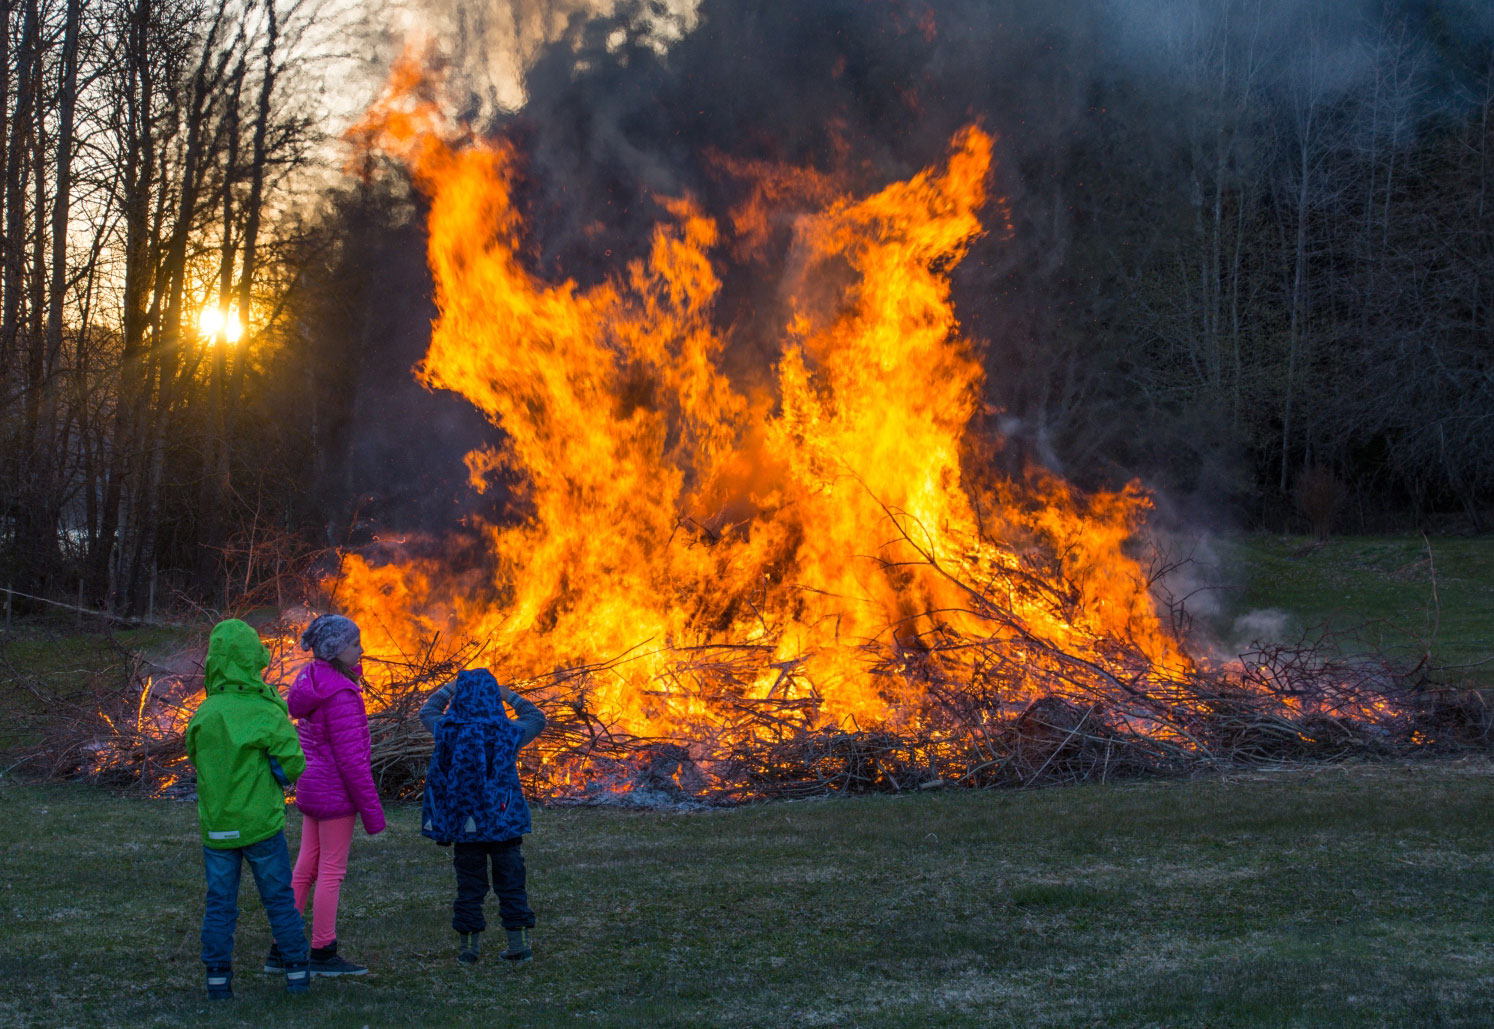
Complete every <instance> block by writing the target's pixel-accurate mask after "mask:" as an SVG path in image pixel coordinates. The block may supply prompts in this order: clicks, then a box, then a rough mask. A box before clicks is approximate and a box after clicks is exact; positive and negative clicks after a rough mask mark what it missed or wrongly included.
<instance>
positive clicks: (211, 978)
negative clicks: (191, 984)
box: [207, 965, 233, 1000]
mask: <svg viewBox="0 0 1494 1029" xmlns="http://www.w3.org/2000/svg"><path fill="white" fill-rule="evenodd" d="M207 995H208V1000H233V969H232V968H230V967H228V966H227V965H210V966H209V967H208V970H207Z"/></svg>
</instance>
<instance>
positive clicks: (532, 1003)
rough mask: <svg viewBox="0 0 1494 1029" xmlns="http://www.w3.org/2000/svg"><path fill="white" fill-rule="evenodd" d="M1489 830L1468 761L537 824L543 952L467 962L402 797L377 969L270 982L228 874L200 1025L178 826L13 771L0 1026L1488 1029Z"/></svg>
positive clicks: (368, 892) (161, 812)
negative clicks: (224, 952)
mask: <svg viewBox="0 0 1494 1029" xmlns="http://www.w3.org/2000/svg"><path fill="white" fill-rule="evenodd" d="M1491 811H1494V765H1491V764H1490V763H1488V762H1486V761H1473V760H1465V761H1455V762H1448V761H1443V762H1435V763H1432V762H1427V763H1421V764H1412V765H1405V764H1396V765H1355V766H1336V767H1318V768H1310V769H1303V768H1298V769H1290V770H1282V771H1278V772H1274V773H1257V774H1254V775H1250V776H1246V777H1239V778H1218V779H1210V780H1207V781H1192V782H1165V781H1150V782H1144V783H1131V784H1122V785H1110V786H1103V787H1101V786H1085V787H1072V788H1064V789H1053V790H1047V791H1039V792H1033V793H1025V792H996V793H989V792H988V793H970V792H964V793H949V794H923V795H919V796H905V797H868V798H851V799H839V800H830V801H816V802H804V803H779V804H770V805H760V806H754V807H747V808H739V809H735V810H726V811H715V812H709V813H696V814H665V813H625V812H619V811H614V810H596V809H586V810H578V809H548V810H540V811H538V812H536V817H535V831H534V835H533V836H532V837H531V838H530V841H529V842H528V843H527V844H526V846H525V851H526V854H527V857H528V861H529V865H530V892H531V898H532V900H533V903H534V906H535V908H536V910H537V912H538V914H539V917H540V928H539V929H538V930H537V932H536V935H535V949H536V954H537V957H536V960H535V961H534V962H533V963H532V964H530V965H527V966H524V967H521V968H510V967H506V966H503V965H502V963H501V962H498V961H496V960H492V959H487V960H485V961H484V963H482V964H479V965H477V966H475V967H470V968H469V967H465V966H461V965H459V964H458V963H457V962H456V960H455V948H454V943H455V936H454V934H453V933H452V932H451V931H450V929H449V927H448V926H449V923H448V919H449V902H450V897H451V892H452V874H451V870H450V867H449V863H448V860H449V859H448V852H446V851H444V850H441V849H439V848H437V847H435V846H434V845H432V844H431V843H429V842H428V841H426V840H424V839H422V838H420V837H419V836H418V835H417V833H416V829H417V825H416V823H417V814H418V812H417V811H416V810H415V809H413V808H411V807H408V806H402V807H398V808H395V809H394V810H393V811H392V817H391V819H390V829H389V831H388V832H386V833H385V834H384V835H382V836H380V837H376V838H372V839H370V838H367V837H364V836H362V835H361V834H360V836H359V837H358V838H357V840H356V841H355V844H354V850H353V860H352V862H351V865H350V869H349V875H348V879H347V882H346V883H345V884H344V887H343V904H342V913H341V919H340V922H339V935H340V937H341V939H342V945H343V948H344V950H345V952H347V953H348V954H349V955H350V956H352V957H353V958H355V959H358V960H361V961H364V962H365V963H367V964H368V965H370V966H371V967H372V969H373V971H372V973H371V974H370V975H368V976H367V977H363V978H359V979H343V980H334V981H327V980H319V981H318V982H317V983H316V984H315V985H314V988H313V992H312V994H311V995H310V996H309V997H306V998H287V997H285V996H284V995H283V994H282V992H281V990H280V983H279V981H278V980H276V979H273V978H271V977H268V976H262V975H259V974H256V973H255V972H254V971H253V970H254V969H255V968H256V967H257V965H258V961H259V959H261V958H262V957H263V954H264V951H265V949H266V947H267V945H268V942H269V936H268V929H267V927H266V924H265V920H264V916H263V913H262V911H261V910H260V909H259V905H258V901H257V899H256V898H255V897H254V891H253V889H252V887H250V886H249V885H247V884H246V886H245V889H244V891H243V894H242V903H243V913H242V916H241V919H240V931H239V942H238V950H237V955H236V957H237V980H236V990H237V994H238V996H237V998H236V999H235V1000H234V1001H233V1002H232V1003H231V1004H230V1005H227V1006H214V1007H212V1008H209V1007H208V1006H207V1003H206V1001H205V1000H204V999H203V995H202V992H201V988H200V982H199V979H200V975H201V968H200V965H199V964H198V961H197V929H198V920H199V918H200V916H201V893H202V888H201V866H200V857H199V849H198V842H197V836H196V825H195V812H194V809H193V807H192V806H191V805H182V804H173V803H166V802H150V801H141V800H134V799H126V798H120V797H115V796H111V795H108V794H105V793H103V792H100V791H98V790H94V789H90V788H87V787H83V786H76V785H73V786H47V787H39V786H18V785H14V784H11V785H0V819H3V824H4V825H5V831H4V838H5V843H4V863H3V872H0V878H3V880H4V882H3V899H0V1024H4V1025H8V1026H9V1025H17V1026H23V1025H25V1026H29V1025H69V1026H74V1025H144V1024H150V1025H159V1026H178V1025H198V1024H206V1025H290V1024H320V1025H333V1026H342V1025H346V1026H362V1025H371V1026H396V1025H400V1026H402V1025H447V1024H451V1025H463V1024H493V1023H496V1024H502V1025H524V1026H552V1025H596V1026H692V1025H721V1026H781V1025H794V1026H797V1025H821V1026H854V1025H861V1026H929V1025H972V1026H1000V1025H1034V1026H1047V1025H1051V1026H1095V1025H1099V1026H1200V1025H1209V1026H1412V1025H1415V1026H1434V1025H1447V1026H1453V1025H1461V1026H1487V1025H1490V1024H1494V903H1491V896H1494V818H1491V817H1490V812H1491ZM296 833H297V829H296V818H295V816H294V814H293V815H292V818H291V829H290V836H291V838H292V841H293V845H294V839H295V837H296ZM490 914H491V912H490ZM493 946H494V943H493V942H492V941H490V944H489V947H490V950H491V948H492V947H493Z"/></svg>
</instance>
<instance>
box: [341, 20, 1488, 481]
mask: <svg viewBox="0 0 1494 1029" xmlns="http://www.w3.org/2000/svg"><path fill="white" fill-rule="evenodd" d="M432 6H433V7H435V6H436V5H435V4H434V3H433V4H432ZM462 6H465V7H466V8H468V9H469V14H468V15H467V16H466V17H467V18H468V19H469V22H468V23H469V24H476V25H484V24H486V25H489V26H491V25H492V24H498V25H499V27H500V28H503V27H504V26H515V27H516V26H519V25H520V23H521V22H522V23H523V24H524V25H527V26H529V29H528V30H527V31H528V34H527V35H523V33H521V32H520V31H519V29H518V28H514V39H515V40H516V41H519V42H517V43H516V44H515V45H516V46H519V50H520V54H519V56H520V57H521V58H522V59H524V60H525V61H527V62H528V64H527V71H526V72H525V75H524V80H523V93H524V98H525V101H524V104H523V106H522V108H521V109H519V110H517V111H514V112H507V113H501V114H498V115H496V116H492V117H490V118H488V119H487V121H486V123H485V124H484V126H483V127H484V128H485V130H486V131H489V132H492V133H495V134H503V135H506V136H508V137H510V138H512V139H514V140H515V141H516V142H517V143H518V145H519V148H520V151H521V153H522V154H523V155H524V165H523V176H524V177H523V182H522V185H521V191H522V198H523V202H524V206H525V208H526V210H527V211H528V212H529V221H528V224H529V231H530V232H531V239H530V244H531V247H532V252H533V255H534V261H535V264H536V266H537V268H538V269H539V270H540V271H541V272H542V273H543V274H545V275H547V276H552V277H556V278H561V277H572V278H576V279H578V280H580V281H582V282H592V281H596V280H598V279H600V278H602V277H603V276H605V275H607V274H609V273H611V272H614V271H616V270H617V269H620V268H621V267H622V266H623V264H624V263H625V261H627V260H628V259H630V258H633V257H636V256H639V255H640V254H641V253H642V252H643V251H644V249H645V248H646V246H647V241H648V238H649V233H650V231H651V229H652V228H653V226H654V225H655V223H656V222H657V221H658V220H659V219H660V218H661V217H662V210H661V208H660V206H659V204H658V203H657V198H659V197H673V196H681V195H689V196H691V197H693V198H695V199H696V200H697V202H699V203H700V204H702V205H703V207H704V208H705V209H706V211H707V212H708V213H710V214H712V215H713V216H715V217H716V218H717V219H718V220H719V221H720V222H721V224H723V225H727V224H729V218H730V215H731V213H732V212H733V211H734V210H736V209H737V208H739V206H740V205H742V204H743V203H744V202H745V201H747V200H748V199H749V198H750V196H751V193H752V190H753V188H754V178H753V176H752V175H750V174H744V173H743V172H742V169H744V168H749V167H758V168H760V167H763V166H767V165H787V166H793V167H799V168H811V169H815V170H817V171H819V172H821V173H823V174H824V175H825V176H827V177H829V178H831V179H833V180H834V181H835V182H837V183H839V184H842V185H843V186H844V187H845V188H848V189H850V190H853V191H858V192H864V191H868V190H873V189H876V188H879V187H880V186H882V185H884V184H886V183H887V182H889V181H892V180H894V179H898V178H902V177H905V176H907V175H909V174H911V173H913V172H915V171H917V170H918V169H920V168H922V167H925V166H927V165H929V164H931V163H934V162H937V161H938V160H939V159H940V158H941V156H942V154H943V152H944V148H945V145H946V143H947V141H948V139H949V137H950V136H951V135H952V134H953V133H954V132H955V131H956V130H957V129H958V128H959V127H961V126H962V125H965V124H968V123H970V122H976V123H979V124H980V125H982V126H983V127H984V128H986V129H988V130H991V131H993V132H995V133H996V134H997V135H998V137H999V144H998V155H997V156H998V165H997V168H996V170H995V173H994V183H993V187H994V189H993V192H994V193H995V194H996V195H998V196H1001V197H1003V198H1004V199H1005V201H1006V206H1007V208H1008V209H1009V210H1010V211H1011V212H1012V215H1013V218H1012V224H1011V225H1010V227H1009V228H1008V227H1006V226H1004V225H1002V224H1001V218H999V217H994V216H993V217H992V219H991V220H990V221H989V222H988V227H989V228H990V231H989V233H988V235H987V236H986V237H985V239H984V240H983V241H981V243H980V244H978V245H977V247H976V248H975V249H974V251H973V252H972V253H971V254H970V255H969V256H968V257H967V258H966V260H965V261H964V263H963V264H962V265H961V266H960V267H959V268H958V269H957V270H956V277H955V283H956V289H957V293H956V301H957V310H958V311H959V313H960V316H961V319H962V327H963V331H964V332H965V333H966V334H967V335H968V336H970V337H972V338H974V339H976V340H978V341H981V345H982V346H983V348H984V354H985V361H986V366H987V371H988V401H989V408H990V410H991V411H992V412H993V414H992V415H991V419H990V422H991V424H990V425H989V426H988V428H989V429H990V430H991V431H992V433H993V434H994V433H996V432H997V431H998V430H999V431H1000V432H1001V433H1002V434H1003V435H1004V436H1005V437H1006V438H1007V439H1008V444H1007V446H1006V447H1005V448H1004V450H1003V451H1002V455H1003V459H1004V460H1008V461H1011V462H1012V463H1013V464H1014V465H1020V464H1022V463H1023V462H1025V461H1027V460H1037V461H1039V462H1041V463H1043V464H1046V465H1049V466H1052V467H1056V468H1059V469H1061V470H1063V471H1064V472H1066V473H1067V474H1070V475H1071V476H1074V477H1075V478H1077V479H1078V480H1079V481H1080V482H1086V483H1090V484H1097V483H1101V482H1106V483H1113V482H1115V481H1116V480H1118V479H1124V478H1127V477H1130V476H1132V475H1136V474H1142V475H1146V476H1152V477H1154V479H1155V480H1156V481H1158V482H1161V483H1164V484H1167V483H1171V484H1172V485H1173V486H1174V487H1175V488H1176V489H1177V490H1179V491H1180V492H1181V493H1185V494H1188V495H1197V496H1204V497H1207V496H1227V495H1231V494H1236V493H1240V492H1242V491H1244V490H1247V489H1248V488H1249V481H1248V480H1249V478H1250V475H1251V474H1252V473H1251V470H1250V469H1249V468H1248V467H1244V461H1243V459H1242V455H1241V453H1240V452H1239V450H1238V449H1237V447H1238V444H1237V443H1232V442H1230V441H1227V440H1222V441H1219V442H1218V443H1217V445H1215V444H1213V443H1210V442H1209V437H1210V435H1211V434H1212V433H1213V432H1214V429H1213V427H1212V426H1211V425H1210V424H1209V423H1207V421H1204V422H1200V423H1198V424H1196V425H1193V424H1190V423H1188V422H1187V421H1186V418H1187V417H1192V415H1188V416H1180V419H1179V424H1178V425H1175V426H1173V427H1171V428H1170V429H1169V431H1168V433H1166V434H1163V435H1160V436H1154V435H1151V434H1149V433H1150V427H1149V426H1147V425H1146V424H1144V423H1143V419H1142V416H1140V415H1139V414H1138V409H1139V403H1140V402H1139V401H1138V398H1137V395H1136V389H1137V388H1139V387H1137V386H1136V383H1137V382H1138V381H1140V379H1141V378H1142V377H1143V376H1142V375H1141V372H1140V371H1139V370H1138V368H1137V366H1136V364H1135V360H1134V358H1133V356H1132V355H1131V354H1130V352H1129V350H1128V344H1127V340H1128V338H1129V337H1128V333H1134V327H1133V326H1131V325H1129V324H1127V322H1126V319H1127V318H1128V317H1129V315H1128V313H1127V310H1126V303H1125V301H1126V299H1127V296H1128V291H1130V290H1131V289H1133V288H1134V284H1133V283H1132V282H1131V281H1130V274H1131V272H1132V270H1133V269H1134V268H1135V267H1136V266H1138V265H1139V264H1141V263H1144V262H1145V261H1146V260H1148V259H1149V257H1150V254H1149V253H1147V252H1146V248H1147V247H1148V246H1151V245H1153V241H1154V240H1155V237H1156V235H1157V234H1158V233H1161V232H1165V231H1167V228H1166V224H1165V223H1166V221H1167V219H1170V218H1177V219H1179V225H1180V226H1183V225H1184V224H1185V223H1184V221H1183V219H1184V218H1186V217H1189V216H1191V214H1190V211H1189V204H1190V203H1191V202H1192V197H1193V194H1194V193H1196V190H1197V184H1196V183H1195V182H1192V181H1191V180H1190V170H1189V160H1190V159H1189V154H1190V151H1191V150H1193V149H1195V148H1196V147H1197V146H1198V144H1199V141H1201V140H1202V141H1206V142H1212V141H1213V139H1214V138H1215V135H1216V132H1215V129H1216V125H1215V123H1214V121H1212V120H1211V119H1212V118H1213V117H1214V115H1213V114H1212V113H1211V112H1210V110H1208V109H1207V108H1206V106H1203V107H1201V106H1200V104H1199V97H1201V96H1202V97H1206V98H1207V97H1208V96H1209V95H1210V89H1211V88H1212V87H1211V82H1212V81H1213V78H1212V77H1214V76H1217V75H1218V69H1219V68H1220V67H1221V63H1220V55H1227V57H1228V60H1227V61H1225V62H1224V64H1225V66H1227V67H1228V68H1229V69H1230V74H1231V75H1236V76H1242V75H1245V74H1247V72H1248V76H1249V91H1250V92H1249V95H1250V97H1251V100H1252V103H1255V104H1257V105H1258V106H1259V110H1260V118H1262V119H1266V120H1268V121H1279V123H1280V124H1279V130H1280V132H1282V133H1287V132H1290V131H1291V111H1292V110H1293V109H1294V107H1293V105H1294V103H1295V102H1296V101H1297V100H1298V99H1299V98H1300V97H1301V96H1303V95H1304V94H1305V91H1308V90H1317V91H1319V93H1318V94H1316V95H1322V96H1325V97H1329V98H1333V97H1342V96H1347V95H1354V94H1356V93H1362V92H1364V91H1366V90H1370V89H1372V88H1375V83H1376V82H1377V81H1379V80H1378V79H1377V76H1379V75H1380V74H1381V73H1382V72H1383V69H1384V67H1385V63H1384V62H1385V54H1386V53H1388V52H1389V51H1390V49H1392V48H1393V47H1399V48H1401V49H1400V51H1398V52H1403V53H1407V54H1411V55H1413V56H1414V61H1413V62H1411V65H1410V66H1411V67H1413V69H1414V70H1413V71H1412V72H1410V74H1411V76H1412V77H1413V79H1414V81H1412V82H1411V83H1410V85H1409V86H1406V87H1405V95H1406V97H1407V99H1406V101H1405V103H1404V104H1403V105H1402V106H1401V108H1399V109H1398V110H1400V111H1401V114H1402V115H1403V116H1404V117H1403V118H1402V119H1401V121H1400V122H1398V123H1397V124H1398V125H1400V126H1401V127H1400V128H1399V129H1398V130H1397V131H1412V132H1421V131H1434V130H1435V128H1436V126H1437V124H1438V122H1439V119H1446V118H1456V117H1459V116H1461V115H1462V114H1463V113H1464V112H1465V111H1466V110H1467V108H1468V107H1469V105H1470V104H1472V103H1476V102H1478V97H1479V96H1481V95H1482V90H1483V89H1484V84H1483V83H1482V82H1480V81H1478V79H1477V74H1478V73H1479V69H1480V68H1482V67H1483V66H1482V65H1481V64H1480V61H1479V58H1478V54H1480V53H1481V52H1482V51H1481V50H1480V49H1479V48H1481V47H1482V48H1487V47H1488V45H1489V41H1490V39H1491V38H1494V14H1491V6H1490V5H1488V4H1486V3H1480V2H1477V0H1400V2H1398V3H1385V2H1382V0H1346V2H1338V3H1331V4H1311V3H1310V4H1302V3H1299V2H1295V0H1125V2H1120V0H1071V2H1065V3H1053V2H1051V0H1005V2H991V0H929V2H923V0H814V2H792V3H789V2H783V0H702V2H701V3H700V4H699V6H698V8H697V9H696V10H695V11H694V12H693V13H692V14H691V16H690V17H689V18H688V19H687V20H685V21H680V20H678V19H676V20H674V21H673V22H671V20H670V16H669V12H668V11H667V10H666V9H665V8H664V6H663V5H661V4H657V3H650V2H645V0H625V2H622V3H618V4H617V5H616V6H615V8H613V9H612V10H611V12H610V13H606V14H589V13H588V10H587V8H586V7H585V5H581V4H577V3H555V4H544V3H532V4H527V5H522V6H521V7H510V6H509V5H498V4H494V5H489V6H490V7H491V10H490V9H489V8H488V7H484V6H483V5H476V6H475V8H474V5H462ZM440 7H441V10H442V11H443V12H445V13H447V14H449V13H450V7H451V5H449V4H441V5H440ZM500 7H502V8H504V9H505V11H520V12H521V13H522V14H524V16H525V17H527V18H528V19H529V20H528V21H523V19H518V20H514V19H513V18H511V17H510V15H509V14H507V13H504V14H503V16H502V17H500V16H499V14H500V12H499V8H500ZM504 18H510V20H509V21H504ZM484 19H486V21H485V20H484ZM661 24H666V25H668V24H673V25H674V26H675V27H676V29H677V30H681V31H682V29H681V28H680V27H681V26H683V27H684V28H687V29H688V31H684V34H683V35H682V36H681V37H680V38H678V39H675V40H673V41H672V42H667V45H666V43H664V42H661V33H660V28H659V26H660V25H661ZM666 35H667V33H666ZM521 36H522V39H521ZM545 40H549V41H548V42H545ZM448 49H449V52H450V53H452V54H453V55H455V58H456V61H457V67H458V71H459V73H460V72H461V71H462V70H463V68H464V67H465V69H466V71H467V72H468V74H466V75H465V76H463V75H462V74H458V76H457V77H456V81H458V82H461V81H469V82H477V81H484V75H487V76H488V79H490V78H491V75H490V74H489V71H490V66H491V64H492V63H493V55H492V54H491V53H474V52H473V51H474V47H473V46H472V45H471V43H470V41H468V42H466V43H463V42H462V41H453V45H452V46H451V47H450V48H448ZM464 62H465V63H464ZM476 64H481V65H482V66H483V71H482V72H481V73H479V70H478V69H476V68H475V67H474V65H476ZM1242 68H1243V69H1245V70H1242ZM1242 81H1243V79H1242ZM494 99H495V94H493V93H492V91H491V89H490V90H489V91H488V93H487V94H486V95H484V94H483V93H482V92H481V90H477V89H474V91H473V93H472V95H471V96H470V97H469V98H468V99H467V102H466V107H467V109H468V110H469V111H471V112H479V111H491V110H493V108H494ZM1377 124H1378V123H1377ZM1273 131H1275V130H1273ZM1351 131H1356V132H1364V133H1372V132H1378V131H1383V130H1382V129H1380V128H1354V129H1352V130H1351ZM1251 159H1252V158H1251V155H1250V154H1249V153H1248V152H1241V153H1239V154H1233V155H1231V156H1230V160H1231V162H1234V163H1236V164H1238V165H1239V166H1240V167H1241V168H1246V167H1248V165H1249V162H1250V161H1251ZM1190 191H1192V192H1190ZM1159 226H1160V227H1159ZM781 228H785V229H786V226H781ZM1149 233H1150V236H1149V235H1148V234H1149ZM787 238H788V237H787V232H786V231H783V232H780V233H779V234H778V235H777V236H776V237H775V238H774V239H772V240H769V241H768V247H767V250H766V252H764V250H763V249H761V248H759V249H758V250H755V251H753V252H750V253H749V252H742V251H733V250H732V249H731V248H730V247H729V246H728V247H723V252H722V254H721V255H720V260H721V263H722V273H723V276H724V279H725V282H726V291H725V295H724V297H723V302H722V305H721V310H720V315H721V321H722V324H723V325H735V326H738V328H737V329H736V330H734V337H733V357H732V359H731V360H732V362H733V364H732V367H731V369H730V370H731V371H732V372H733V374H735V375H738V376H740V377H742V378H744V379H748V378H751V377H752V376H753V375H754V374H761V372H762V371H763V370H764V369H766V368H767V367H769V366H770V364H771V361H772V359H773V357H774V352H773V343H774V340H773V338H772V337H773V333H772V331H771V328H772V325H773V323H774V319H773V318H772V316H771V315H772V312H773V310H774V304H775V302H776V300H777V297H778V289H779V283H778V281H777V271H776V270H777V269H778V268H780V267H781V258H782V256H783V254H782V247H784V246H786V245H787ZM775 246H776V247H778V248H779V249H778V250H777V251H774V250H773V247H775ZM765 312H766V313H765ZM404 342H405V343H408V342H409V340H408V339H407V340H405V341H404ZM401 346H402V347H403V343H402V344H401ZM400 353H401V356H400V358H399V360H396V361H393V362H392V363H388V364H386V365H381V366H380V371H379V372H378V376H379V378H380V379H381V380H384V377H385V375H386V374H387V373H388V372H389V371H392V369H393V368H394V367H395V366H397V365H399V364H401V363H402V362H403V361H404V360H405V359H406V358H411V359H412V360H413V358H414V357H417V356H418V354H413V353H412V352H410V348H408V347H404V348H403V349H402V350H401V352H400ZM442 402H443V403H448V402H449V403H456V404H459V403H460V401H457V400H454V399H445V398H443V400H442ZM363 406H364V407H369V406H370V405H363ZM372 407H375V408H382V407H383V404H382V402H381V403H379V404H374V405H372ZM378 413H379V412H378V411H370V414H373V415H375V416H376V417H377V415H378ZM1206 414H1207V413H1206V412H1205V415H1206ZM1200 417H1203V416H1200ZM1179 440H1182V441H1183V443H1182V444H1180V443H1179ZM464 445H465V442H464ZM1180 445H1186V446H1188V447H1195V448H1196V452H1189V453H1188V454H1187V455H1186V456H1185V457H1184V458H1183V459H1181V460H1179V459H1178V457H1177V448H1178V447H1179V446H1180ZM451 449H453V450H454V449H457V448H451ZM451 479H452V480H456V481H459V480H460V479H461V474H460V469H459V467H458V468H457V470H456V472H455V473H454V474H453V475H452V476H451Z"/></svg>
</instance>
